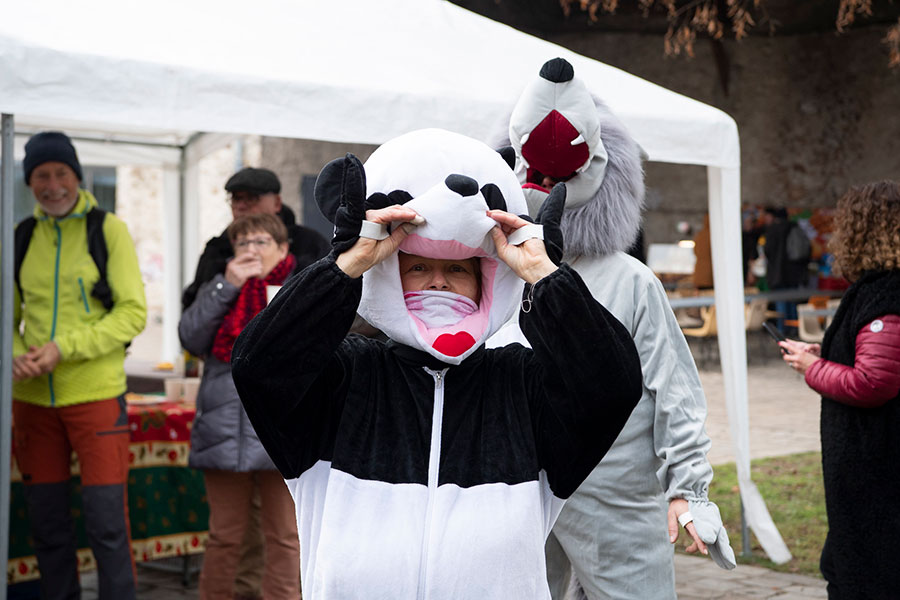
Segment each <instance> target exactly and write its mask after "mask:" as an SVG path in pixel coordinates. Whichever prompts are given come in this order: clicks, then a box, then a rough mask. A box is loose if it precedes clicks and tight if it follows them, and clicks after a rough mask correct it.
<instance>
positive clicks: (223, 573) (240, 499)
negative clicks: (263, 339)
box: [178, 214, 300, 600]
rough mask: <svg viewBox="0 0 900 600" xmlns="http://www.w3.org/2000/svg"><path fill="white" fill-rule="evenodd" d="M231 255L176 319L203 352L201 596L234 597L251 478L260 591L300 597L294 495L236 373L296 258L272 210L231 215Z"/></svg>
mask: <svg viewBox="0 0 900 600" xmlns="http://www.w3.org/2000/svg"><path fill="white" fill-rule="evenodd" d="M228 238H229V240H230V241H231V244H232V246H233V247H234V258H233V259H232V260H231V261H230V262H229V263H228V266H227V267H226V269H225V273H224V274H220V275H216V276H215V277H214V278H213V279H212V280H210V281H208V282H207V283H206V284H204V286H203V287H201V288H200V290H199V292H198V293H197V299H196V300H195V301H194V303H193V304H191V306H190V307H189V308H188V309H187V310H186V311H185V313H184V314H183V315H182V317H181V322H180V323H179V324H178V333H179V336H180V338H181V343H182V345H183V346H184V347H185V349H187V350H189V351H190V352H192V353H194V354H196V355H198V356H203V357H204V360H205V364H204V371H203V380H202V381H201V383H200V392H199V394H198V396H197V416H196V418H195V419H194V425H193V428H192V430H191V455H190V459H189V464H190V466H192V467H194V468H198V469H203V475H204V481H205V483H206V496H207V500H208V502H209V541H208V543H207V547H206V556H205V558H204V561H203V571H202V573H201V574H200V598H202V599H204V600H218V599H220V598H223V599H224V598H229V599H230V598H233V597H234V595H233V587H234V577H235V571H236V568H237V564H238V560H239V558H240V545H241V542H242V540H243V538H244V530H245V528H246V526H247V518H248V513H249V511H250V499H251V496H252V494H253V489H254V487H258V488H259V492H260V496H261V499H262V527H263V534H264V535H265V539H266V562H265V571H264V575H263V596H264V597H265V598H267V599H269V598H272V599H282V598H291V599H297V598H299V597H300V548H299V540H298V536H297V523H296V518H295V514H294V503H293V500H292V499H291V495H290V493H289V492H288V489H287V486H286V485H285V483H284V479H283V478H282V477H281V474H280V473H279V472H278V471H277V470H276V468H275V465H274V464H273V463H272V461H271V459H270V458H269V456H268V454H266V451H265V450H264V449H263V447H262V445H261V444H260V442H259V439H258V438H257V436H256V432H255V431H254V430H253V427H252V426H251V425H250V421H249V420H248V419H247V414H246V413H245V412H244V409H243V407H242V406H241V402H240V399H239V398H238V394H237V391H236V390H235V387H234V382H233V380H232V378H231V348H232V345H233V344H234V341H235V339H237V336H238V335H239V334H240V333H241V330H243V328H244V327H245V326H246V325H247V323H249V322H250V320H251V319H252V318H253V317H254V316H256V314H257V313H259V312H260V311H261V310H262V309H263V308H265V306H266V304H267V301H268V299H267V289H268V288H269V287H270V286H280V285H281V284H282V283H284V281H285V280H286V279H287V278H288V276H290V274H291V272H292V271H293V269H294V266H295V264H296V261H295V259H294V256H293V255H292V254H290V253H289V252H288V238H287V229H286V228H285V226H284V224H283V223H282V222H281V221H280V220H279V219H278V218H277V217H274V216H272V215H267V214H258V215H250V216H247V217H243V218H240V219H237V220H236V221H234V223H232V224H231V226H230V227H229V228H228Z"/></svg>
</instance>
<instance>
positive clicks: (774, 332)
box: [762, 321, 788, 354]
mask: <svg viewBox="0 0 900 600" xmlns="http://www.w3.org/2000/svg"><path fill="white" fill-rule="evenodd" d="M762 326H763V329H765V330H766V333H768V334H769V335H771V336H772V337H773V338H775V343H776V344H777V343H778V342H783V341H785V340H786V339H787V338H786V337H784V334H783V333H781V332H780V331H779V330H778V328H776V327H775V326H774V325H772V324H771V323H769V322H768V321H765V322H763V324H762ZM779 349H780V350H781V353H782V354H788V351H787V350H786V349H784V348H782V347H781V346H779Z"/></svg>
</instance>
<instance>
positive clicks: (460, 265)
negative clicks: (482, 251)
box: [397, 252, 481, 302]
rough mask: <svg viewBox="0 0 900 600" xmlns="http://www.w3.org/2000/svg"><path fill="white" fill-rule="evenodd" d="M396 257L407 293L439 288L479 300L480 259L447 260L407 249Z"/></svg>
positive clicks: (475, 300) (404, 289) (401, 281)
mask: <svg viewBox="0 0 900 600" xmlns="http://www.w3.org/2000/svg"><path fill="white" fill-rule="evenodd" d="M397 258H398V259H399V261H400V283H401V284H402V286H403V291H404V292H420V291H423V290H438V291H442V292H453V293H454V294H459V295H460V296H465V297H466V298H468V299H470V300H472V301H473V302H478V301H479V299H480V296H481V282H480V281H479V280H480V276H479V271H478V264H477V262H476V261H478V260H479V259H477V258H465V259H461V260H444V259H439V258H425V257H424V256H418V255H416V254H406V253H405V252H401V253H400V254H399V255H398V256H397Z"/></svg>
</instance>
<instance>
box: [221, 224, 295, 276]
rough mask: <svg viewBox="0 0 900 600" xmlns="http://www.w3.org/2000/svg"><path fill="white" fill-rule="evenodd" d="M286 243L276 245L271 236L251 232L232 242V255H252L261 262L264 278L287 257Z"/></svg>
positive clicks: (264, 232)
mask: <svg viewBox="0 0 900 600" xmlns="http://www.w3.org/2000/svg"><path fill="white" fill-rule="evenodd" d="M287 253H288V245H287V243H286V242H285V243H283V244H276V243H275V240H274V239H272V236H271V234H269V233H268V232H266V231H251V232H250V233H248V234H246V235H241V236H238V238H237V239H236V240H235V241H234V255H235V256H243V255H245V254H252V255H254V256H257V257H259V259H260V261H262V276H261V277H265V276H267V275H268V274H269V273H271V272H272V269H274V268H275V266H276V265H277V264H278V263H280V262H281V261H282V260H284V257H285V256H287Z"/></svg>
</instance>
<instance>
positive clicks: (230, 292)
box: [178, 275, 241, 356]
mask: <svg viewBox="0 0 900 600" xmlns="http://www.w3.org/2000/svg"><path fill="white" fill-rule="evenodd" d="M240 293H241V288H238V287H235V286H233V285H232V284H230V283H229V282H228V280H227V279H225V276H224V275H215V276H214V277H213V278H212V279H210V280H209V281H207V282H206V283H205V284H203V285H202V286H201V287H200V290H199V291H198V292H197V297H196V298H194V302H193V303H192V304H191V305H190V306H189V307H188V308H187V309H186V310H185V311H184V312H183V313H181V319H180V320H179V321H178V339H179V340H181V346H182V347H183V348H184V349H185V350H187V351H188V352H190V353H191V354H193V355H194V356H207V355H208V354H209V352H210V350H212V346H213V341H215V339H216V334H217V333H218V332H219V328H220V327H221V326H222V321H224V320H225V315H227V314H228V311H229V310H231V307H232V306H234V303H235V302H236V301H237V299H238V296H239V295H240Z"/></svg>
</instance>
